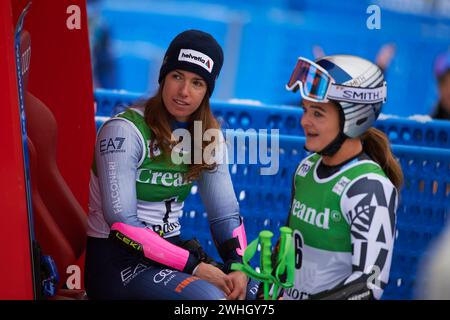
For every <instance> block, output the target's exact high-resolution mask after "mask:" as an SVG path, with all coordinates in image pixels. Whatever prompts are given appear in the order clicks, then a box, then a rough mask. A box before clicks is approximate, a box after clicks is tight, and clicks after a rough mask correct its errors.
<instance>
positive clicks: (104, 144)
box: [100, 137, 125, 155]
mask: <svg viewBox="0 0 450 320" xmlns="http://www.w3.org/2000/svg"><path fill="white" fill-rule="evenodd" d="M124 142H125V138H122V137H116V138H109V139H103V140H100V154H101V155H104V154H106V153H114V152H125V149H122V145H123V143H124Z"/></svg>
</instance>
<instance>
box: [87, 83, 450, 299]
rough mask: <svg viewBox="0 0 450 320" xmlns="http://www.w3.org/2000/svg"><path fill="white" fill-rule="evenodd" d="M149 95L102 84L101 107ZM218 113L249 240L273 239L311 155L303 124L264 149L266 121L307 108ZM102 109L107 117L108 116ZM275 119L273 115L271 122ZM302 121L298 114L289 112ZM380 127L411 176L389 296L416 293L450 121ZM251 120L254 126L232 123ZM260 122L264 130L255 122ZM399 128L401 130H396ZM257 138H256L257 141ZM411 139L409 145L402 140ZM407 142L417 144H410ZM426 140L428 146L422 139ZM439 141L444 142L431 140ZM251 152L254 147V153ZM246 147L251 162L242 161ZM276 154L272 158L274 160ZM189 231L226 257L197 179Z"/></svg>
mask: <svg viewBox="0 0 450 320" xmlns="http://www.w3.org/2000/svg"><path fill="white" fill-rule="evenodd" d="M139 98H141V94H136V93H134V94H128V93H127V94H124V93H120V92H110V91H105V90H97V91H96V92H95V100H96V103H97V114H103V117H105V118H108V117H109V116H111V115H113V114H115V113H117V112H120V111H122V110H123V109H124V108H126V107H127V106H128V105H129V104H130V103H131V102H132V101H135V100H138V99H139ZM212 108H213V111H214V113H215V114H216V115H217V116H218V117H220V118H222V119H223V121H224V125H223V127H224V132H225V137H226V138H227V142H228V146H229V148H230V149H229V154H230V155H233V157H232V158H231V159H230V161H231V163H230V172H231V178H232V180H233V186H234V189H235V192H236V196H237V198H238V201H239V205H240V209H241V213H242V215H243V216H244V218H245V221H246V230H247V238H248V240H249V241H250V240H253V239H255V238H256V237H257V235H258V233H259V231H261V230H263V229H269V230H271V231H272V232H274V234H275V236H274V239H273V242H275V241H276V239H277V238H278V234H279V233H278V229H279V227H280V226H282V225H284V224H285V222H286V219H287V214H288V211H289V205H290V200H291V199H290V198H291V186H292V175H293V173H294V172H295V169H296V166H297V165H298V163H299V162H300V161H301V159H303V158H304V157H305V156H306V153H305V150H304V149H303V145H304V141H305V140H304V137H302V136H300V133H301V132H300V131H298V128H297V129H296V130H297V131H294V133H298V135H297V134H292V135H280V139H279V149H280V152H279V158H277V157H274V158H270V154H269V155H267V154H260V152H259V151H260V150H261V149H260V143H261V141H268V146H269V147H270V148H269V150H273V149H275V147H276V145H274V144H273V143H275V141H274V140H271V139H266V138H267V137H274V136H273V135H269V136H267V134H266V133H262V131H258V129H267V128H280V132H283V133H286V132H287V133H292V132H289V131H288V130H287V129H286V126H285V125H284V123H286V121H287V120H288V119H290V117H292V118H296V120H295V122H297V123H298V122H299V119H298V118H297V117H300V116H301V112H300V113H299V109H296V108H290V107H270V106H264V105H245V104H243V103H241V104H236V103H225V102H214V103H212ZM100 117H101V116H98V118H97V120H98V121H99V123H98V124H100V123H101V122H102V121H104V119H102V118H100ZM269 119H271V120H270V121H273V123H272V122H270V121H269ZM289 121H294V120H289ZM377 125H378V126H379V128H380V129H382V130H383V131H385V132H387V133H388V135H389V136H390V138H391V141H392V139H395V140H394V141H396V142H397V143H399V144H394V145H393V147H392V149H393V152H394V154H395V155H396V156H397V157H398V159H399V160H400V163H401V166H402V169H403V173H404V176H405V184H404V187H403V189H402V191H401V197H400V202H399V207H398V211H397V215H398V220H397V235H396V238H397V239H396V243H395V250H394V256H393V262H392V269H391V278H390V279H391V280H390V282H389V285H388V286H387V288H386V290H385V295H384V298H385V299H410V298H412V297H413V296H412V295H413V289H414V285H415V279H416V272H417V266H418V263H419V261H420V260H421V259H422V257H424V256H425V255H426V254H427V248H428V246H429V244H430V243H431V241H433V239H434V238H435V237H436V236H437V235H438V233H439V232H440V231H441V229H442V227H443V225H444V223H445V221H446V219H447V216H448V214H449V208H450V150H449V142H448V137H449V132H450V128H449V126H448V124H447V123H445V122H441V121H429V122H424V123H420V122H417V121H412V120H407V119H401V118H387V119H384V120H379V121H377ZM236 128H243V129H247V130H246V132H243V133H242V132H241V133H237V132H235V131H232V130H227V129H236ZM249 128H254V129H256V130H248V129H249ZM394 133H395V134H394ZM243 136H244V137H246V138H245V143H238V142H237V137H241V139H242V137H243ZM255 139H256V144H255V145H256V146H257V147H256V149H254V150H255V151H254V152H253V153H252V154H257V155H258V156H257V158H256V161H254V162H256V163H255V164H249V162H250V158H249V154H248V152H249V150H250V146H249V141H254V140H255ZM254 142H255V141H254ZM402 144H403V145H402ZM407 144H412V145H411V146H408V145H407ZM420 145H422V146H420ZM424 145H428V146H439V147H441V148H430V147H424ZM246 152H247V153H246ZM242 154H244V159H246V161H245V163H247V164H244V163H242V162H243V161H241V162H240V163H239V162H238V160H239V159H242V158H240V157H239V155H242ZM268 159H269V160H270V161H267V160H268ZM275 159H278V162H277V163H278V170H277V173H276V174H275V175H261V174H260V171H261V169H264V168H265V170H268V169H269V168H270V167H271V166H272V165H273V167H275V168H276V167H277V165H276V164H275V163H274V161H275ZM182 225H183V236H184V237H185V238H189V237H197V238H198V239H199V240H200V241H201V243H202V245H203V246H204V247H205V249H206V250H207V252H208V253H209V254H211V255H212V256H213V257H214V258H216V259H219V256H218V254H217V251H216V249H215V247H214V244H213V243H212V240H211V236H210V234H209V227H208V220H207V213H206V212H205V210H204V208H203V205H202V202H201V199H200V197H199V194H198V190H197V187H196V186H194V187H193V188H192V191H191V196H190V197H188V199H187V200H186V205H185V209H184V213H183V217H182ZM255 258H257V257H255Z"/></svg>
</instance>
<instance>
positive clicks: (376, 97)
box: [286, 57, 387, 104]
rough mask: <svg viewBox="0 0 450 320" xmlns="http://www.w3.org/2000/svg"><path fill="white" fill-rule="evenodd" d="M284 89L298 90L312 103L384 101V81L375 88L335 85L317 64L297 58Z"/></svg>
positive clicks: (325, 71)
mask: <svg viewBox="0 0 450 320" xmlns="http://www.w3.org/2000/svg"><path fill="white" fill-rule="evenodd" d="M286 89H287V90H289V91H294V92H296V91H297V90H299V89H300V94H301V96H302V98H303V99H305V100H309V101H312V102H328V101H330V100H336V101H344V102H350V103H361V104H373V103H378V102H385V101H386V91H387V90H386V81H384V82H383V84H382V85H381V86H379V87H376V88H360V87H351V86H346V85H341V84H336V81H335V80H334V79H333V77H332V76H331V75H330V74H329V73H328V71H327V70H325V69H324V68H322V67H321V66H319V65H318V64H316V63H314V62H312V61H310V60H308V59H306V58H303V57H299V58H298V61H297V64H296V65H295V68H294V71H293V72H292V75H291V78H290V79H289V82H288V83H287V84H286Z"/></svg>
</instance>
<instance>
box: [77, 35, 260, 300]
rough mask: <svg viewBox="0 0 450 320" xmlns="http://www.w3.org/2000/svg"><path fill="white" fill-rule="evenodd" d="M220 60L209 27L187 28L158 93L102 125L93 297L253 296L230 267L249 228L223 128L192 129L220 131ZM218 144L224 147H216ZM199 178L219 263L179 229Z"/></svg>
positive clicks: (95, 187) (91, 229) (96, 169)
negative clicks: (216, 112) (214, 107)
mask: <svg viewBox="0 0 450 320" xmlns="http://www.w3.org/2000/svg"><path fill="white" fill-rule="evenodd" d="M222 64H223V51H222V48H221V47H220V45H219V44H218V43H217V41H216V40H215V39H214V38H213V37H212V36H211V35H210V34H208V33H205V32H202V31H198V30H188V31H185V32H182V33H180V34H179V35H177V36H176V37H175V38H174V39H173V40H172V42H171V43H170V45H169V47H168V49H167V51H166V54H165V56H164V61H163V63H162V66H161V69H160V75H159V84H160V86H159V89H158V92H157V93H156V95H155V96H153V97H151V98H150V99H148V100H147V101H145V102H144V103H142V104H140V105H134V106H132V107H130V108H129V109H127V110H126V111H125V112H123V113H121V114H119V115H117V116H115V117H113V118H112V119H110V120H108V121H107V122H106V123H105V124H104V125H103V126H102V128H101V129H100V130H99V133H98V137H97V142H96V147H95V161H94V165H93V168H92V172H91V181H90V205H89V216H88V244H87V253H86V271H85V287H86V291H87V294H88V296H89V297H90V298H93V299H196V300H202V299H245V298H246V297H247V298H253V297H254V294H250V292H255V291H256V290H255V288H254V287H255V285H256V284H255V283H252V282H250V284H249V285H248V286H247V284H248V278H247V276H246V275H245V274H243V273H242V272H239V271H237V272H236V271H234V272H230V266H231V264H232V263H233V262H242V254H243V251H244V249H245V247H246V237H245V229H244V225H243V220H242V217H241V216H240V213H239V206H238V202H237V200H236V196H235V193H234V190H233V186H232V183H231V178H230V174H229V171H228V165H227V163H226V159H225V158H226V152H224V151H223V150H226V149H225V148H224V144H223V136H222V135H221V134H219V135H218V137H219V139H215V140H214V141H213V142H210V141H203V139H200V141H199V140H198V138H197V137H195V135H194V133H195V132H197V133H198V131H200V133H201V137H203V134H204V133H205V132H206V131H207V130H211V129H215V130H216V131H215V132H219V133H220V126H219V124H218V122H217V120H216V119H215V118H214V116H213V114H212V112H211V109H210V102H209V99H210V96H211V94H212V93H213V91H214V86H215V81H216V79H217V77H218V75H219V73H220V69H221V68H222ZM194 128H196V130H195V131H194ZM179 132H182V133H183V134H182V135H181V137H182V139H181V140H180V139H178V138H177V136H179V135H177V133H179ZM210 132H211V131H210ZM181 143H182V145H183V147H182V148H179V146H180V144H181ZM186 143H187V144H188V146H187V147H186ZM211 144H212V146H214V150H219V151H218V152H215V153H212V154H210V155H208V154H207V152H206V151H207V150H211ZM207 147H209V148H207ZM216 147H217V148H216ZM220 147H222V148H220ZM220 150H222V152H221V151H220ZM198 154H200V157H198ZM177 155H178V156H179V157H178V158H177ZM174 159H175V160H174ZM177 159H178V160H180V159H181V160H182V161H178V160H177ZM224 160H225V161H224ZM193 181H196V182H197V185H198V190H199V193H200V196H201V198H202V200H203V204H204V206H205V209H206V212H207V214H208V221H209V225H210V229H211V234H212V236H213V240H214V243H215V244H216V247H217V249H218V252H219V254H220V256H221V258H222V259H223V262H221V263H217V262H215V261H213V260H212V259H210V258H209V257H208V256H207V255H206V254H205V252H204V251H203V249H202V248H201V247H200V244H199V243H198V241H196V240H194V239H193V240H188V241H186V240H182V239H181V238H180V234H181V225H180V221H179V218H180V217H181V216H182V214H183V205H184V200H185V198H186V197H187V196H188V195H189V193H190V190H191V187H192V183H193ZM206 232H208V231H207V230H206Z"/></svg>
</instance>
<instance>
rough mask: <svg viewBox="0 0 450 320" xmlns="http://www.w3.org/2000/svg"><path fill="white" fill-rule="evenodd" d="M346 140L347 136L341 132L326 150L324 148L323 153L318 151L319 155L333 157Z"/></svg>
mask: <svg viewBox="0 0 450 320" xmlns="http://www.w3.org/2000/svg"><path fill="white" fill-rule="evenodd" d="M346 139H347V136H346V135H345V134H344V133H343V132H342V131H339V133H338V135H337V136H336V138H334V140H333V141H331V142H330V143H329V144H328V145H327V146H326V147H325V148H323V149H322V150H321V151H318V152H317V153H318V154H320V155H321V156H328V157H331V156H333V155H335V154H336V152H338V151H339V149H340V148H341V146H342V144H343V143H344V141H345V140H346Z"/></svg>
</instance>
